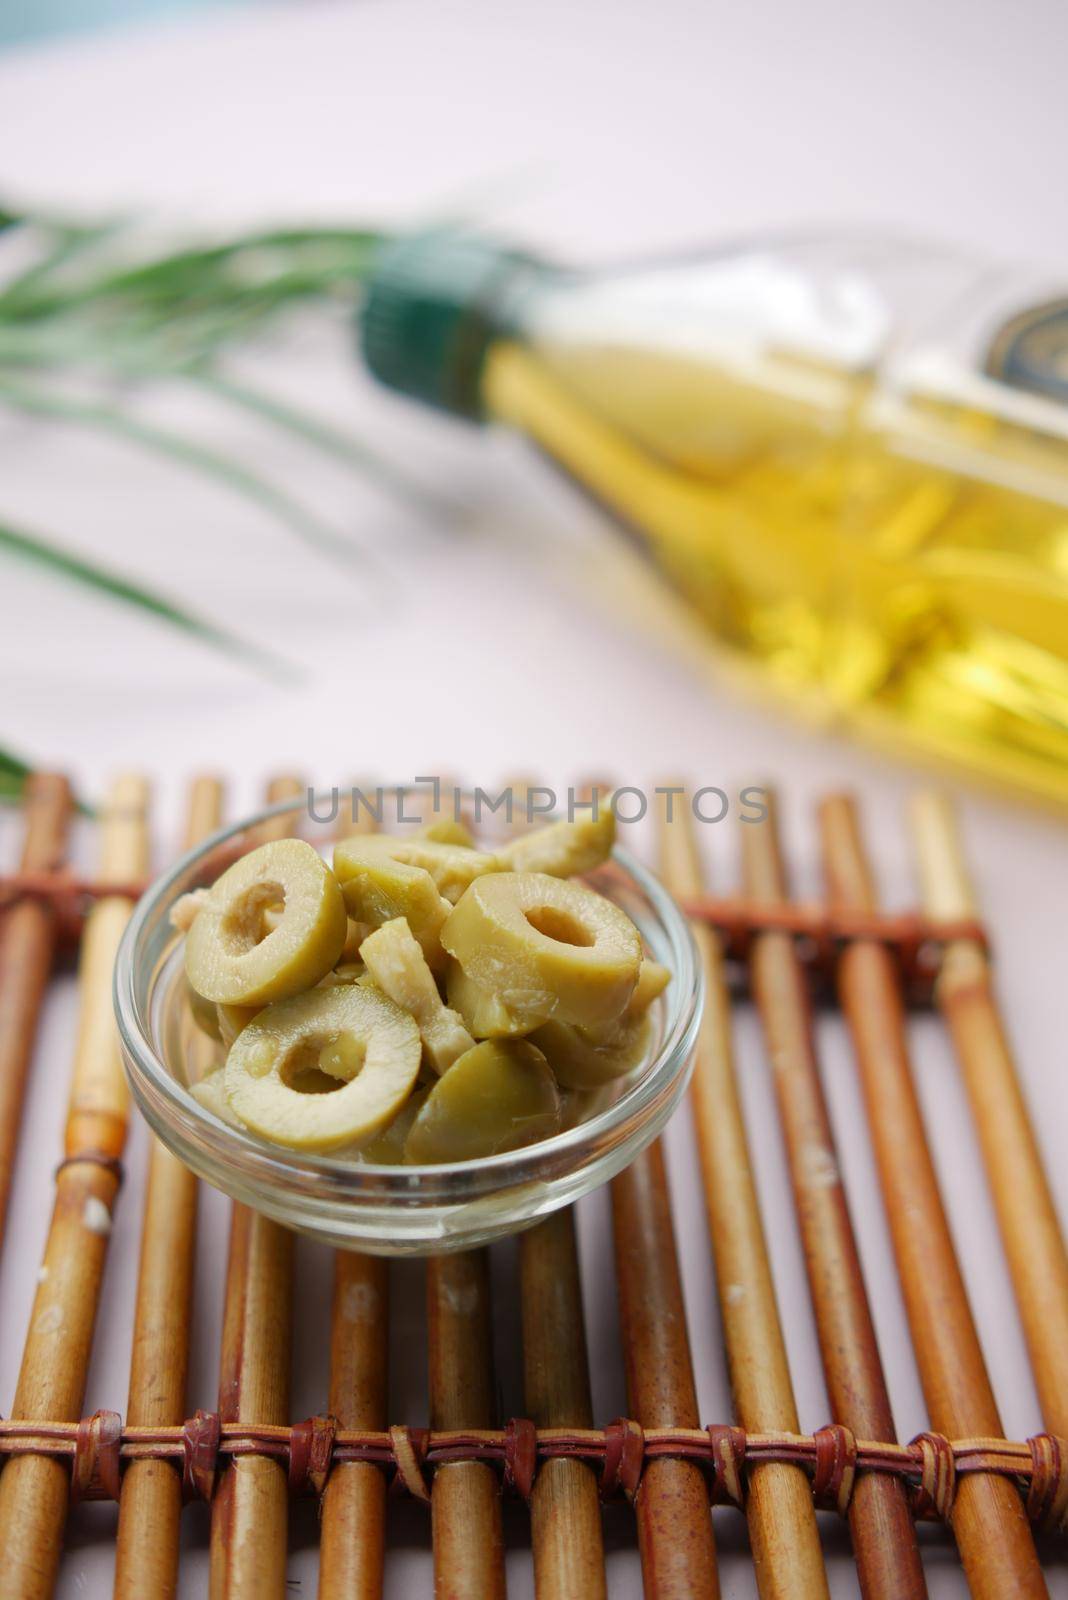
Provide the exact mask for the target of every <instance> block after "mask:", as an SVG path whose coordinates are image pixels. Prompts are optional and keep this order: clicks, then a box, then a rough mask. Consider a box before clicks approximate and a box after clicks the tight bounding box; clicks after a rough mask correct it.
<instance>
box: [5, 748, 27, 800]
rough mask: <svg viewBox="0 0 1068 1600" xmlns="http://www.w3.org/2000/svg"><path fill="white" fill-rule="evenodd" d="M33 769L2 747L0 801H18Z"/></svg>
mask: <svg viewBox="0 0 1068 1600" xmlns="http://www.w3.org/2000/svg"><path fill="white" fill-rule="evenodd" d="M32 771H33V768H32V767H30V766H28V765H27V763H26V762H25V761H23V760H21V759H20V757H19V756H16V755H12V753H11V751H10V750H5V749H4V748H3V746H2V745H0V801H11V800H18V799H19V797H20V796H21V794H22V789H23V785H24V784H25V782H26V779H27V778H28V777H29V776H30V773H31V772H32Z"/></svg>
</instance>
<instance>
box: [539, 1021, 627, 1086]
mask: <svg viewBox="0 0 1068 1600" xmlns="http://www.w3.org/2000/svg"><path fill="white" fill-rule="evenodd" d="M651 1038H652V1028H651V1025H650V1020H649V1018H648V1017H636V1018H634V1019H628V1020H627V1021H626V1022H622V1023H619V1024H618V1025H617V1028H616V1033H615V1037H614V1038H612V1039H611V1040H608V1041H607V1042H602V1043H600V1044H597V1043H594V1041H593V1040H592V1039H591V1038H590V1036H589V1034H588V1033H587V1032H586V1030H585V1029H584V1028H576V1027H574V1026H573V1024H571V1023H569V1022H543V1023H542V1025H541V1027H540V1028H535V1029H534V1032H533V1033H532V1034H531V1035H530V1042H531V1044H534V1045H537V1047H538V1049H539V1050H541V1051H542V1053H543V1054H544V1056H545V1058H546V1060H547V1061H548V1063H549V1065H550V1067H552V1069H553V1074H554V1076H555V1078H556V1081H557V1083H558V1084H559V1085H560V1087H561V1088H562V1089H598V1088H600V1086H601V1085H602V1084H604V1083H611V1082H612V1080H613V1079H614V1078H622V1077H625V1076H626V1074H627V1073H628V1072H633V1071H634V1068H635V1067H636V1066H637V1065H638V1063H639V1062H640V1061H642V1060H643V1059H644V1057H645V1055H646V1053H647V1051H648V1049H649V1041H650V1039H651Z"/></svg>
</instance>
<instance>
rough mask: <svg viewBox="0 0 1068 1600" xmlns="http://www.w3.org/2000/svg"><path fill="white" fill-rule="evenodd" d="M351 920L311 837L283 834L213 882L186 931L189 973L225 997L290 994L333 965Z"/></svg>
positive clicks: (254, 1001)
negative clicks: (284, 837) (312, 845)
mask: <svg viewBox="0 0 1068 1600" xmlns="http://www.w3.org/2000/svg"><path fill="white" fill-rule="evenodd" d="M275 912H277V913H278V915H277V919H275V917H274V913H275ZM275 920H276V925H275V926H273V927H272V926H271V925H270V923H271V922H272V921H275ZM347 927H348V923H347V919H346V916H345V904H344V901H343V900H342V897H341V890H340V889H339V887H338V884H337V880H336V879H335V877H334V875H333V873H332V872H330V870H329V869H328V868H327V867H326V866H325V865H324V863H323V861H322V860H321V858H320V857H319V856H318V855H317V854H316V852H315V851H314V850H313V849H312V847H311V845H310V844H306V843H305V842H304V841H303V840H302V839H276V840H273V841H272V842H271V843H270V844H264V845H260V847H259V848H258V849H257V850H251V851H250V852H249V854H248V855H246V856H242V857H241V859H240V861H236V862H235V863H234V865H233V866H232V867H230V868H228V869H227V871H226V872H224V873H223V875H222V877H221V878H219V879H218V880H217V882H216V883H215V884H214V885H213V886H212V888H211V889H210V890H209V892H208V895H207V897H206V899H205V900H204V901H203V903H202V904H201V906H200V908H199V910H198V912H197V914H196V916H195V917H194V919H193V921H192V924H191V926H190V928H189V932H188V933H187V934H186V937H185V970H186V976H187V977H188V979H189V982H190V984H191V985H192V987H193V988H194V989H195V990H196V991H197V993H198V994H200V995H203V997H204V998H205V999H206V1000H217V1001H221V1002H223V1003H224V1004H226V1005H242V1006H250V1005H263V1004H266V1003H267V1002H268V1001H272V1000H284V999H286V998H288V996H290V995H294V994H299V993H300V991H301V990H302V989H308V988H310V987H311V986H312V984H315V983H318V981H319V979H320V978H321V977H322V976H323V975H324V973H327V972H329V971H330V969H331V967H332V966H333V965H334V963H335V962H336V961H337V959H338V956H339V955H340V954H341V949H342V946H343V945H344V942H345V934H346V931H347Z"/></svg>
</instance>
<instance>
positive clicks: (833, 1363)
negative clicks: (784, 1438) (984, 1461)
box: [741, 792, 927, 1600]
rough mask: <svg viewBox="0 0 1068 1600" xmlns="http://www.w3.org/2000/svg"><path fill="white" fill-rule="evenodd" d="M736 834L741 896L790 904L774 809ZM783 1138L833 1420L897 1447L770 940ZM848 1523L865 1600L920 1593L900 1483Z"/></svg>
mask: <svg viewBox="0 0 1068 1600" xmlns="http://www.w3.org/2000/svg"><path fill="white" fill-rule="evenodd" d="M767 801H768V808H769V809H768V816H767V818H766V819H765V821H764V822H763V823H761V824H760V825H756V824H754V825H752V826H747V827H743V828H742V830H741V832H742V855H743V862H744V872H743V876H744V883H745V888H746V892H747V893H748V895H749V896H750V897H751V898H752V899H753V900H754V901H757V902H758V903H759V904H761V905H778V904H781V903H782V902H784V901H786V900H788V899H789V889H788V884H787V877H786V869H785V866H784V863H783V856H782V848H781V843H780V838H779V829H778V817H777V806H776V805H775V803H774V797H773V796H772V795H771V794H770V792H769V793H767ZM749 966H750V973H751V977H752V982H753V991H754V996H755V999H756V1003H757V1006H758V1008H759V1011H760V1015H761V1020H762V1023H763V1027H764V1037H765V1041H766V1045H767V1057H768V1062H769V1064H770V1066H771V1068H772V1078H773V1081H774V1084H775V1092H776V1096H777V1099H778V1105H779V1119H780V1121H781V1123H782V1128H783V1134H784V1137H785V1141H786V1149H787V1156H788V1159H789V1163H790V1175H791V1179H792V1182H793V1190H794V1204H795V1206H796V1209H797V1216H798V1221H799V1223H800V1227H801V1236H802V1241H803V1245H804V1251H805V1265H806V1268H807V1271H808V1279H809V1288H810V1291H811V1296H812V1305H813V1310H814V1311H815V1315H816V1324H817V1328H818V1331H819V1340H820V1351H821V1354H822V1357H823V1370H824V1375H825V1377H826V1380H827V1392H828V1396H829V1398H830V1403H831V1411H832V1415H833V1417H834V1420H835V1421H836V1422H838V1423H841V1424H842V1425H844V1426H845V1427H847V1428H849V1429H851V1430H852V1432H853V1434H854V1435H855V1436H857V1437H859V1438H862V1439H883V1440H889V1441H893V1440H896V1438H897V1435H896V1433H895V1431H894V1419H893V1414H892V1412H891V1409H890V1397H889V1395H888V1393H887V1389H886V1380H885V1378H884V1376H883V1368H882V1362H881V1360H880V1358H879V1346H878V1343H877V1341H876V1337H875V1327H874V1325H873V1323H872V1317H871V1309H870V1307H869V1305H868V1297H867V1293H866V1291H865V1288H864V1277H863V1273H862V1270H861V1265H860V1257H859V1255H858V1253H857V1246H856V1240H855V1238H854V1235H853V1226H852V1223H851V1221H850V1216H849V1206H848V1204H847V1201H846V1196H845V1191H844V1189H843V1187H842V1181H841V1177H840V1173H839V1167H838V1155H837V1151H836V1149H835V1145H834V1135H833V1133H832V1131H831V1122H830V1117H829V1115H828V1112H827V1105H826V1102H825V1100H824V1097H823V1088H822V1085H821V1083H820V1073H819V1065H818V1062H817V1058H816V1046H815V1040H814V1038H813V1033H812V1022H811V1015H810V1010H809V1001H808V992H807V989H806V984H805V975H804V970H803V968H802V965H801V961H800V958H799V956H798V953H797V946H796V944H795V943H794V940H793V939H792V937H791V936H790V935H789V934H788V933H765V934H762V935H760V936H759V937H758V938H757V939H755V940H754V942H753V946H752V950H751V953H750V957H749ZM849 1526H850V1531H851V1533H852V1537H853V1549H854V1553H855V1556H856V1562H857V1573H858V1576H859V1579H860V1587H861V1592H862V1594H863V1595H864V1597H865V1600H920V1597H922V1596H924V1595H926V1593H927V1586H926V1584H925V1582H924V1577H923V1568H922V1566H921V1564H920V1555H919V1549H918V1546H917V1543H916V1533H915V1529H914V1527H913V1522H912V1516H911V1514H910V1511H909V1507H908V1501H907V1499H906V1497H905V1488H904V1485H903V1484H902V1483H901V1481H900V1480H899V1479H896V1478H890V1477H887V1476H886V1475H885V1474H881V1473H874V1472H868V1473H861V1474H860V1475H859V1477H858V1478H857V1481H856V1483H855V1485H854V1489H853V1495H852V1499H851V1502H850V1508H849Z"/></svg>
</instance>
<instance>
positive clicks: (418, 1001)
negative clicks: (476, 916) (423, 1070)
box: [360, 917, 475, 1073]
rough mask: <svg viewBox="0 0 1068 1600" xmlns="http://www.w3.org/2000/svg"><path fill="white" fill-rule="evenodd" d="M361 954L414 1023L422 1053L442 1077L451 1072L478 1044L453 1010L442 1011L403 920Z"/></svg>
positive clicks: (371, 938)
mask: <svg viewBox="0 0 1068 1600" xmlns="http://www.w3.org/2000/svg"><path fill="white" fill-rule="evenodd" d="M360 954H361V956H362V957H363V959H364V962H365V964H366V966H367V971H368V972H369V973H370V975H371V977H372V978H373V979H374V981H375V983H376V984H377V985H378V987H379V988H380V989H381V990H382V992H383V994H388V995H389V998H390V999H391V1000H392V1001H394V1002H395V1004H397V1005H398V1006H400V1007H401V1009H402V1010H404V1011H407V1012H408V1013H409V1015H411V1016H412V1017H414V1018H415V1025H416V1027H417V1028H418V1029H419V1035H420V1037H421V1039H422V1041H423V1052H424V1054H425V1056H426V1058H427V1060H428V1061H429V1063H430V1065H431V1066H432V1067H433V1069H434V1071H435V1072H437V1073H442V1072H445V1071H447V1070H448V1068H449V1067H451V1066H452V1064H453V1062H454V1061H455V1060H456V1058H457V1056H462V1055H463V1053H464V1051H465V1050H470V1048H471V1046H472V1045H473V1044H474V1042H475V1041H474V1039H473V1038H472V1037H471V1035H470V1034H469V1033H468V1031H467V1029H466V1028H465V1027H464V1025H463V1022H462V1021H461V1019H460V1018H459V1017H458V1016H457V1014H456V1012H455V1011H453V1010H452V1009H451V1008H450V1007H449V1006H446V1005H443V1004H442V1000H441V996H440V994H439V993H438V986H437V984H436V983H435V982H434V974H433V973H432V972H431V970H430V968H429V967H428V966H427V964H426V957H425V956H424V955H423V952H422V950H421V949H420V948H419V945H418V943H417V942H416V940H415V939H414V937H413V936H412V931H411V929H410V928H409V926H408V924H407V923H406V922H405V920H404V918H403V917H395V918H394V919H393V921H392V922H385V923H383V924H382V926H381V927H380V928H378V929H376V931H375V932H374V933H372V934H369V935H368V937H367V938H366V939H365V940H364V941H363V944H362V945H361V946H360Z"/></svg>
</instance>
